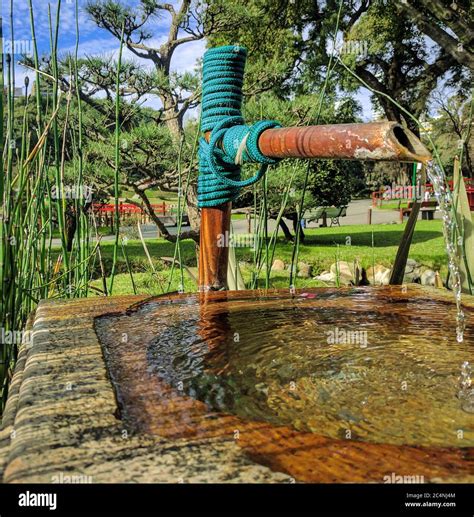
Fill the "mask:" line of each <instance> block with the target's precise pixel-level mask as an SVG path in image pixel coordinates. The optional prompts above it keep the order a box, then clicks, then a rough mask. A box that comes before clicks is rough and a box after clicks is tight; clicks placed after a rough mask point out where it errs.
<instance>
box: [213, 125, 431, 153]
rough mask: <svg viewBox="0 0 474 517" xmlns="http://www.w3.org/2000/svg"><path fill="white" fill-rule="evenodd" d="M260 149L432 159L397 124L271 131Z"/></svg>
mask: <svg viewBox="0 0 474 517" xmlns="http://www.w3.org/2000/svg"><path fill="white" fill-rule="evenodd" d="M209 134H210V133H206V139H208V138H209ZM258 147H259V149H260V152H261V153H262V154H264V155H265V156H267V157H269V158H312V159H340V160H376V161H400V162H426V161H428V160H431V158H432V157H431V154H430V152H429V151H428V149H427V148H426V147H425V146H424V145H423V144H422V143H421V141H420V140H419V138H417V137H416V136H415V135H414V134H413V133H412V132H411V131H410V130H409V129H407V128H404V127H403V126H402V125H400V124H398V123H397V122H369V123H366V124H329V125H324V126H305V127H288V128H275V129H267V130H266V131H264V132H263V133H262V134H261V135H260V138H259V140H258Z"/></svg>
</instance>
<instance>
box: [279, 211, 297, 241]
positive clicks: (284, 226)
mask: <svg viewBox="0 0 474 517" xmlns="http://www.w3.org/2000/svg"><path fill="white" fill-rule="evenodd" d="M279 224H280V228H281V229H282V230H283V234H284V235H285V239H286V240H287V241H288V242H293V240H294V239H293V235H291V232H290V229H289V228H288V225H287V224H286V222H285V221H284V220H283V217H282V218H281V219H280V223H279Z"/></svg>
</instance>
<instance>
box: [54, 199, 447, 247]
mask: <svg viewBox="0 0 474 517" xmlns="http://www.w3.org/2000/svg"><path fill="white" fill-rule="evenodd" d="M371 206H372V200H371V199H356V200H354V201H351V202H350V203H349V206H348V208H347V215H346V217H342V218H341V219H340V224H341V226H350V225H356V224H367V214H368V210H369V208H370V207H371ZM439 217H440V216H439V214H438V212H436V213H435V219H439ZM420 218H421V216H420ZM286 222H287V224H288V227H289V228H290V229H292V224H291V222H290V221H288V220H286ZM393 223H396V224H399V223H400V216H399V213H398V211H397V210H373V211H372V224H393ZM232 227H233V230H234V232H235V233H248V222H247V220H246V219H237V220H234V221H232ZM317 227H318V224H316V223H311V224H309V225H308V228H317ZM274 228H275V221H273V220H270V221H269V222H268V231H269V232H272V231H273V230H274ZM252 229H253V225H252ZM168 230H169V232H170V233H171V234H172V235H175V234H176V227H173V226H171V227H169V228H168ZM142 232H143V237H144V238H145V239H156V237H157V235H158V232H157V229H156V226H155V225H154V224H143V225H142ZM114 238H115V237H114V236H113V235H105V236H103V237H102V241H113V240H114ZM53 245H54V246H60V245H61V243H60V241H59V239H53Z"/></svg>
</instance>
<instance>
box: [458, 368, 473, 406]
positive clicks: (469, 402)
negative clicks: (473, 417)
mask: <svg viewBox="0 0 474 517" xmlns="http://www.w3.org/2000/svg"><path fill="white" fill-rule="evenodd" d="M471 374H472V368H471V365H470V364H469V362H468V361H464V363H462V365H461V377H460V378H459V384H460V388H461V389H460V391H459V393H458V397H459V398H460V399H461V408H462V409H463V411H466V412H467V413H474V389H473V388H472V378H471Z"/></svg>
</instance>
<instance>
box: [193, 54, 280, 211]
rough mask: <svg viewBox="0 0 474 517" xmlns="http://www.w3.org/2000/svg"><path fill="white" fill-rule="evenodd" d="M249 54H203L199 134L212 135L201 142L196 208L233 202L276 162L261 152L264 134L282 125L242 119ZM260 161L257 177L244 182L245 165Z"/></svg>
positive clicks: (266, 121)
mask: <svg viewBox="0 0 474 517" xmlns="http://www.w3.org/2000/svg"><path fill="white" fill-rule="evenodd" d="M246 57H247V51H246V49H245V48H243V47H239V46H226V47H218V48H213V49H210V50H208V51H207V52H206V53H205V54H204V67H203V87H202V92H203V93H202V105H201V110H202V112H201V131H202V133H203V134H204V133H206V132H207V131H211V137H210V140H209V143H208V142H207V141H206V140H205V138H203V137H202V138H201V139H200V141H199V178H198V205H199V206H200V207H211V206H217V205H220V204H222V203H227V202H228V201H232V200H234V199H235V198H236V197H237V196H238V195H239V193H240V189H241V188H242V187H246V186H248V185H252V184H253V183H255V182H257V181H258V180H259V179H260V178H261V177H262V176H263V175H264V174H265V172H266V170H267V168H268V165H270V164H272V163H276V161H277V160H273V159H270V158H267V157H266V156H264V155H263V154H262V153H261V152H260V149H259V148H258V139H259V137H260V135H261V134H262V132H263V131H265V130H266V129H269V128H272V127H280V124H279V123H278V122H275V121H273V120H262V121H260V122H257V123H256V124H254V125H253V126H246V125H245V123H244V119H243V118H242V112H241V108H242V87H243V82H244V69H245V60H246ZM245 162H254V163H260V164H261V167H260V169H259V170H258V172H257V174H255V176H253V177H251V178H248V179H246V180H241V167H240V166H241V164H242V163H245Z"/></svg>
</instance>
